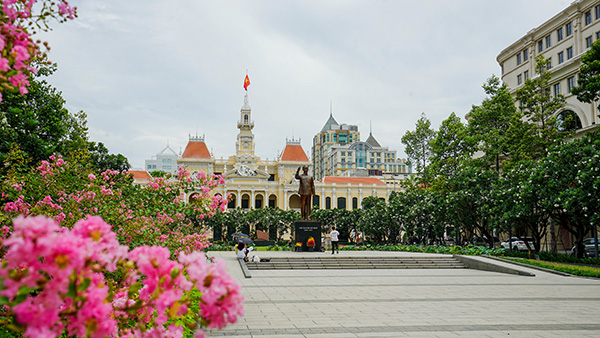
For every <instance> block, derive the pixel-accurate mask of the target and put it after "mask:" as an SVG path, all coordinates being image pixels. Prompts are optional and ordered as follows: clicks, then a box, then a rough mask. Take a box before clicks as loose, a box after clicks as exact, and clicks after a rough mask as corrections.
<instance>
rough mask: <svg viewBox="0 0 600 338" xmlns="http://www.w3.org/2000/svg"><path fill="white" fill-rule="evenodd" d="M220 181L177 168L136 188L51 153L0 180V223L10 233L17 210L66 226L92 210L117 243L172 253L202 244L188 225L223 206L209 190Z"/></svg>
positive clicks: (124, 177) (122, 176)
mask: <svg viewBox="0 0 600 338" xmlns="http://www.w3.org/2000/svg"><path fill="white" fill-rule="evenodd" d="M222 183H224V181H223V178H221V177H220V176H215V177H211V178H207V177H206V176H205V174H204V173H200V174H198V175H197V177H192V175H191V174H190V173H189V172H188V171H186V170H184V169H183V168H182V169H180V171H179V174H178V175H177V177H175V178H173V179H172V180H166V179H164V178H156V179H154V180H152V181H151V182H149V183H148V186H147V187H140V186H137V185H134V184H133V182H132V179H131V177H130V176H129V175H128V174H127V173H126V172H117V171H113V170H106V171H104V172H101V173H94V172H91V171H90V170H89V169H86V168H85V167H83V166H81V165H78V164H77V163H70V162H68V161H66V160H64V159H63V158H62V157H61V156H52V157H51V158H50V159H49V161H42V163H41V164H40V165H39V166H38V167H37V168H36V169H34V170H32V171H31V172H29V173H27V174H25V175H15V176H9V177H7V178H6V179H5V180H4V181H2V182H0V226H5V227H7V228H8V232H10V227H11V220H12V219H13V218H15V217H16V216H18V215H23V216H35V215H47V216H50V217H52V218H53V219H54V220H55V221H57V222H58V223H59V224H60V225H62V226H65V227H69V228H70V227H72V226H73V224H74V223H75V222H76V221H78V220H79V219H82V218H85V217H86V216H87V215H98V216H101V217H102V218H103V219H105V220H107V221H108V222H109V223H110V224H112V225H113V227H114V228H113V231H114V232H115V233H116V234H117V238H118V239H119V241H120V243H121V244H125V245H128V246H129V247H130V248H135V247H136V246H140V245H161V246H165V247H168V248H169V249H171V252H172V253H173V255H174V256H173V257H177V256H176V255H177V254H178V253H179V252H180V251H182V252H188V253H189V252H191V251H193V250H202V249H204V248H205V247H206V246H208V240H207V238H206V235H205V234H203V233H198V229H197V227H195V226H194V224H196V223H198V222H199V221H200V220H202V219H204V218H206V217H210V216H212V215H213V214H214V212H215V211H216V210H224V209H225V207H226V205H227V199H226V198H224V197H222V196H221V195H218V194H217V195H215V196H212V195H211V194H212V190H213V189H214V188H215V187H217V186H218V185H219V184H222ZM187 196H190V197H187ZM186 199H189V200H191V201H186ZM8 232H7V234H8ZM0 235H1V233H0Z"/></svg>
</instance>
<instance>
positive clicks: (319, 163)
mask: <svg viewBox="0 0 600 338" xmlns="http://www.w3.org/2000/svg"><path fill="white" fill-rule="evenodd" d="M312 158H313V167H314V168H315V175H314V176H315V178H317V179H319V180H321V179H323V178H325V177H328V176H334V177H376V178H378V179H380V180H383V181H384V182H385V183H386V184H388V185H390V186H391V187H394V186H397V184H398V182H399V181H400V180H401V179H404V178H406V177H408V176H409V175H410V174H411V172H412V168H411V166H409V165H407V164H406V163H405V161H404V160H403V159H400V158H398V157H397V155H396V151H395V150H390V149H389V148H387V147H382V146H381V145H380V144H379V142H377V140H376V139H375V137H374V136H373V133H372V132H369V137H368V138H367V140H366V141H361V140H360V133H359V131H358V126H356V125H349V124H338V123H337V121H336V120H335V119H334V118H333V115H332V114H331V113H330V114H329V119H327V122H325V125H324V126H323V128H322V129H321V131H320V132H319V133H318V134H317V135H315V136H314V137H313V146H312Z"/></svg>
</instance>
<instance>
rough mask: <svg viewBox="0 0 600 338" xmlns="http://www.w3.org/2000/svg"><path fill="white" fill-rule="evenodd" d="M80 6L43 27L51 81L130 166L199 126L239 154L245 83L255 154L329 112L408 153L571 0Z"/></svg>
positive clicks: (222, 148) (471, 99)
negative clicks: (420, 129) (410, 134)
mask: <svg viewBox="0 0 600 338" xmlns="http://www.w3.org/2000/svg"><path fill="white" fill-rule="evenodd" d="M70 3H71V4H72V5H75V6H77V7H78V14H79V17H78V18H76V19H75V20H74V21H69V22H67V23H64V24H58V23H54V24H53V25H52V28H53V30H52V31H50V32H47V33H44V34H43V35H42V36H41V37H42V39H43V40H45V41H48V43H49V44H50V46H51V50H50V52H49V58H50V60H51V61H53V62H55V63H56V64H57V65H58V70H57V71H56V72H55V73H54V74H53V75H52V76H51V77H49V78H48V79H47V80H48V82H50V83H51V84H52V85H53V86H55V87H56V88H57V89H58V90H59V91H61V92H62V95H63V98H65V100H66V102H67V108H68V109H69V110H70V111H71V112H72V113H75V112H78V111H81V110H83V111H84V112H86V114H87V116H88V127H89V135H90V139H91V140H93V141H96V142H102V143H104V144H105V146H106V147H107V148H108V149H109V151H110V152H111V153H115V154H116V153H121V154H123V155H125V156H126V157H127V158H128V159H129V162H130V164H131V166H132V168H135V169H143V168H144V160H146V159H150V158H151V157H152V156H155V155H156V154H157V153H159V152H160V151H162V150H163V149H164V148H165V147H166V146H167V145H169V146H170V147H171V148H172V149H174V150H175V151H176V152H178V153H179V152H180V151H183V150H184V149H185V146H186V144H187V142H188V139H189V135H192V136H194V135H199V136H202V135H204V137H205V142H206V144H207V146H208V148H209V149H210V150H211V151H212V153H213V155H214V156H215V158H221V157H223V158H227V157H229V156H231V155H234V154H235V141H236V136H237V134H238V131H239V130H238V129H237V121H238V120H240V109H241V107H242V105H243V102H244V95H245V94H246V92H245V91H244V88H243V82H244V77H245V76H246V74H248V76H249V78H250V82H251V84H250V86H249V87H248V92H247V93H248V100H249V104H250V107H251V108H252V119H253V120H254V124H255V127H254V129H253V132H254V135H255V142H256V154H257V155H258V156H260V157H262V158H263V159H269V160H272V159H274V158H276V157H277V156H278V154H280V153H281V151H282V150H283V149H284V147H285V145H286V138H287V139H291V138H294V139H300V140H301V144H302V147H303V148H304V150H305V151H306V152H307V153H309V156H310V149H311V145H312V138H313V136H314V135H315V134H317V133H318V132H319V131H320V130H321V128H322V127H323V125H324V124H325V122H326V121H327V119H328V117H329V114H330V112H331V113H332V114H333V117H334V118H335V119H336V120H337V122H338V123H347V124H354V125H358V127H359V131H360V133H361V139H362V140H366V138H367V137H368V136H369V131H370V130H372V133H373V136H374V137H375V138H376V139H377V140H378V141H379V143H380V144H381V145H382V146H384V147H389V148H390V149H394V150H397V151H398V155H399V157H405V154H404V145H403V144H402V142H401V138H402V135H404V133H405V132H406V131H408V130H414V128H415V123H416V121H417V120H418V119H419V118H420V116H421V114H422V113H425V115H426V117H427V118H428V119H429V120H431V123H432V127H433V128H434V129H437V128H438V127H439V125H440V123H441V122H442V121H443V120H445V119H446V118H448V116H449V115H450V114H451V113H452V112H454V113H456V115H458V116H460V117H461V118H463V121H464V116H465V115H466V114H467V113H468V112H469V111H470V109H471V107H472V105H478V104H480V103H481V101H482V100H483V99H484V98H485V94H484V92H483V90H482V88H481V85H482V84H483V83H484V82H485V81H486V79H487V78H489V77H490V76H491V75H492V74H495V75H497V76H500V75H501V74H500V71H501V70H500V66H499V65H498V63H497V61H496V57H497V55H498V54H499V53H500V52H501V51H502V50H503V49H504V48H506V47H508V46H509V45H510V44H512V43H514V42H515V41H517V40H519V39H520V38H521V37H523V36H524V35H525V34H526V33H527V32H528V31H529V30H531V29H532V28H535V27H537V26H539V25H541V24H542V23H544V22H545V21H547V20H548V19H550V18H551V17H553V16H554V15H556V14H558V13H559V12H560V11H562V10H563V9H565V8H567V7H568V6H569V4H570V3H571V1H570V0H504V1H491V0H490V1H487V0H419V1H407V0H397V1H392V0H388V1H384V0H303V1H279V0H244V1H242V0H240V1H237V0H227V1H226V0H222V1H204V0H169V1H157V0H143V1H142V0H127V1H122V0H79V1H78V0H71V1H70Z"/></svg>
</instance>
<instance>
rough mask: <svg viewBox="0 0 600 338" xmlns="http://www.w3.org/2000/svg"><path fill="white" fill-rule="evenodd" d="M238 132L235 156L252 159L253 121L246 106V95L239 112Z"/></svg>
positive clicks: (248, 107)
mask: <svg viewBox="0 0 600 338" xmlns="http://www.w3.org/2000/svg"><path fill="white" fill-rule="evenodd" d="M237 127H238V129H239V130H240V132H239V133H238V136H237V141H236V143H235V150H236V155H237V157H238V158H240V157H244V158H253V157H254V134H253V133H252V128H254V121H252V111H251V109H250V106H249V105H248V94H247V93H246V95H245V96H244V105H243V106H242V109H241V110H240V120H239V121H238V124H237Z"/></svg>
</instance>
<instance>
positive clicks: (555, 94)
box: [554, 82, 560, 96]
mask: <svg viewBox="0 0 600 338" xmlns="http://www.w3.org/2000/svg"><path fill="white" fill-rule="evenodd" d="M558 95H560V82H559V83H556V84H554V96H558Z"/></svg>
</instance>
